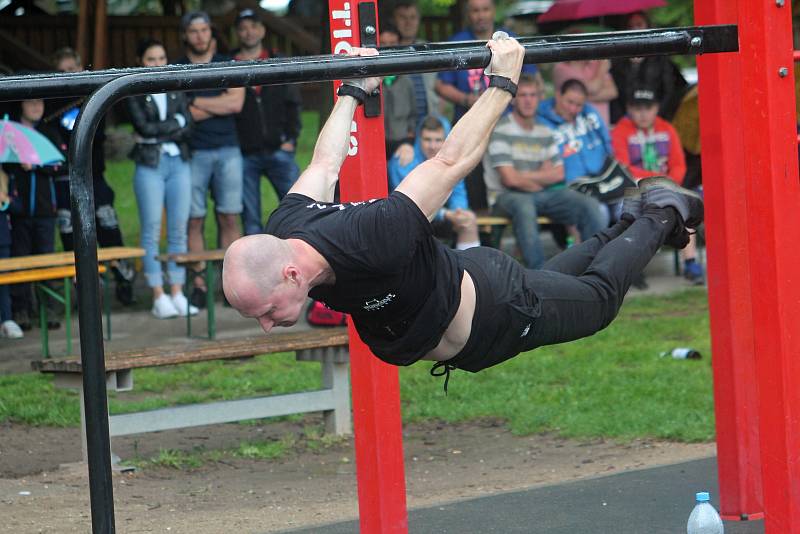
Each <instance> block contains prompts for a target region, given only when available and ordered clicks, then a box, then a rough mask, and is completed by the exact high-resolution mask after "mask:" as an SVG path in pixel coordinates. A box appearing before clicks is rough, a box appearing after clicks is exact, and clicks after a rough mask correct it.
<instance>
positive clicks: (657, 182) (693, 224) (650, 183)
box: [639, 176, 705, 228]
mask: <svg viewBox="0 0 800 534" xmlns="http://www.w3.org/2000/svg"><path fill="white" fill-rule="evenodd" d="M658 187H661V188H663V189H669V190H670V191H674V192H675V193H678V194H681V195H684V196H686V197H689V198H690V199H694V200H696V201H697V202H698V203H699V204H700V215H699V217H690V218H689V219H687V220H685V221H684V222H683V223H684V224H685V225H686V226H687V227H688V228H697V227H698V226H699V225H700V223H702V222H703V218H704V212H705V207H704V205H703V197H701V196H700V195H698V194H697V193H695V192H694V191H691V190H689V189H686V188H684V187H681V186H679V185H678V184H676V183H675V182H673V181H672V180H670V179H669V178H665V177H663V176H651V177H650V178H643V179H642V180H640V181H639V189H641V190H642V191H647V190H648V189H653V188H658ZM689 202H691V200H689ZM692 211H693V210H692V208H691V206H689V212H690V213H691V212H692Z"/></svg>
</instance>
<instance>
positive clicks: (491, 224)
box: [476, 215, 553, 248]
mask: <svg viewBox="0 0 800 534" xmlns="http://www.w3.org/2000/svg"><path fill="white" fill-rule="evenodd" d="M476 220H477V222H478V231H479V233H480V234H481V235H482V236H483V239H482V241H484V242H485V243H486V244H487V245H489V246H490V247H492V248H500V240H501V239H502V237H503V232H504V231H505V229H506V228H507V227H509V226H510V225H511V219H509V218H508V217H503V216H499V215H479V216H478V217H477V219H476ZM536 220H537V222H538V223H539V225H540V226H545V225H551V224H553V221H551V220H550V219H549V218H548V217H538V218H537V219H536Z"/></svg>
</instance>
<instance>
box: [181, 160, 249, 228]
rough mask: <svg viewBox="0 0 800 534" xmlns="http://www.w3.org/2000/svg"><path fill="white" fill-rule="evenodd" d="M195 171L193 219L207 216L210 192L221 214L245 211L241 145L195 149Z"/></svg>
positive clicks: (193, 176)
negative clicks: (243, 206) (207, 201)
mask: <svg viewBox="0 0 800 534" xmlns="http://www.w3.org/2000/svg"><path fill="white" fill-rule="evenodd" d="M191 169H192V204H191V213H190V216H191V217H192V218H193V219H202V218H204V217H205V216H206V196H207V195H208V190H209V189H211V196H212V197H213V198H214V209H215V211H216V212H217V213H223V214H238V213H241V212H242V152H241V151H240V150H239V147H238V146H223V147H220V148H209V149H202V150H194V151H192V161H191Z"/></svg>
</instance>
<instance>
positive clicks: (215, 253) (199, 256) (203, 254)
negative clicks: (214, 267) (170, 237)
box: [158, 248, 225, 264]
mask: <svg viewBox="0 0 800 534" xmlns="http://www.w3.org/2000/svg"><path fill="white" fill-rule="evenodd" d="M224 257H225V249H224V248H217V249H214V250H202V251H199V252H181V253H178V254H160V255H159V256H158V260H159V261H170V260H172V261H174V262H175V263H178V264H183V263H197V262H200V261H220V260H222V259H223V258H224Z"/></svg>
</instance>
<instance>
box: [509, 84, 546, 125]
mask: <svg viewBox="0 0 800 534" xmlns="http://www.w3.org/2000/svg"><path fill="white" fill-rule="evenodd" d="M540 96H541V95H540V92H539V88H538V87H537V86H536V84H533V83H522V84H520V85H519V86H518V87H517V96H515V97H514V100H513V102H512V106H513V109H514V113H516V114H517V115H519V116H520V117H522V118H523V119H531V118H533V116H534V115H536V108H538V107H539V98H540Z"/></svg>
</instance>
